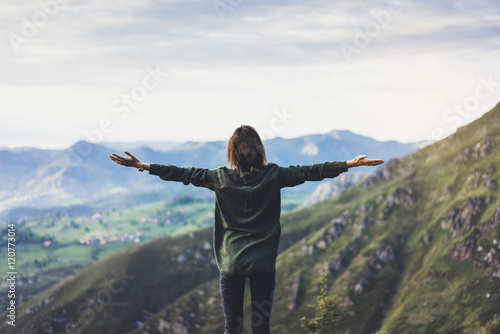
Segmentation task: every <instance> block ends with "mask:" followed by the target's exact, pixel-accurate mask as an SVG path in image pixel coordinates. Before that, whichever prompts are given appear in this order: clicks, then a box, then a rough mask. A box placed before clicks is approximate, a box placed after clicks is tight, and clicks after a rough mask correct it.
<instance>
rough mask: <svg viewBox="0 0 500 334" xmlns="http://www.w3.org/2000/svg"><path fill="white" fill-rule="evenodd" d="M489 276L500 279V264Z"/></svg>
mask: <svg viewBox="0 0 500 334" xmlns="http://www.w3.org/2000/svg"><path fill="white" fill-rule="evenodd" d="M491 275H492V276H493V277H498V278H500V264H499V265H497V266H496V267H495V268H493V270H492V272H491Z"/></svg>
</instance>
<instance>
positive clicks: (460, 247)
mask: <svg viewBox="0 0 500 334" xmlns="http://www.w3.org/2000/svg"><path fill="white" fill-rule="evenodd" d="M458 216H459V215H458V214H455V217H458ZM456 219H457V218H455V220H456ZM452 225H453V224H452ZM499 226H500V206H499V207H498V208H497V209H496V210H495V213H494V214H493V215H492V216H491V218H490V219H489V220H488V221H486V222H484V223H482V224H479V225H478V226H477V227H475V228H474V229H473V230H472V232H471V233H470V234H469V235H468V236H467V237H466V238H465V239H464V240H463V241H461V242H460V243H457V244H455V245H454V246H453V247H452V248H451V250H450V252H449V253H448V256H449V258H451V259H452V260H456V261H464V260H469V261H472V262H473V263H474V264H475V265H477V266H480V267H484V266H486V267H490V266H491V267H492V276H493V277H499V278H500V271H499V269H500V264H499V263H500V257H499V256H498V255H499V253H500V245H499V241H498V240H497V239H493V240H492V241H489V240H483V241H481V242H480V240H481V236H483V235H485V234H488V233H490V231H492V230H496V229H498V227H499Z"/></svg>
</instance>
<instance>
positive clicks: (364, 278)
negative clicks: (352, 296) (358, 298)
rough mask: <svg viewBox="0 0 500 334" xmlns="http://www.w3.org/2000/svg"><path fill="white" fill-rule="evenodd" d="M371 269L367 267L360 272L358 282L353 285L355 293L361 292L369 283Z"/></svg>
mask: <svg viewBox="0 0 500 334" xmlns="http://www.w3.org/2000/svg"><path fill="white" fill-rule="evenodd" d="M370 276H371V271H370V269H369V268H365V269H364V270H363V273H362V274H361V279H360V280H359V282H358V284H356V286H355V287H354V292H355V293H358V294H359V293H363V292H364V291H365V290H366V286H367V285H368V284H369V283H370Z"/></svg>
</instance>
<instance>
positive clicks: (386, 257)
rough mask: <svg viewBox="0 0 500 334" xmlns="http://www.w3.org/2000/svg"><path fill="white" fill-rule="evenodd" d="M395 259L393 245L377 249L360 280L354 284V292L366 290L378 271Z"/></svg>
mask: <svg viewBox="0 0 500 334" xmlns="http://www.w3.org/2000/svg"><path fill="white" fill-rule="evenodd" d="M394 259H396V255H395V252H394V248H393V247H392V246H391V245H387V246H385V247H383V248H380V249H377V250H376V251H375V253H374V254H373V255H372V256H371V258H370V260H369V261H368V263H367V266H366V267H365V269H363V272H362V274H361V278H360V280H359V281H358V283H357V284H356V285H355V286H354V292H355V293H358V294H359V293H363V292H365V291H366V289H367V286H368V285H369V284H370V282H371V281H372V278H373V276H374V274H375V273H376V271H377V270H380V269H382V268H383V267H385V266H387V265H388V263H389V262H390V261H392V260H394Z"/></svg>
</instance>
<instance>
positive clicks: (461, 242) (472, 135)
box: [4, 104, 500, 334]
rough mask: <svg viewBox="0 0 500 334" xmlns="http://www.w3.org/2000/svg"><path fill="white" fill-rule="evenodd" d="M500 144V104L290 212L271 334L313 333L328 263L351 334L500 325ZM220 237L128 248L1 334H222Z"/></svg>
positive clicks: (34, 304)
mask: <svg viewBox="0 0 500 334" xmlns="http://www.w3.org/2000/svg"><path fill="white" fill-rule="evenodd" d="M499 148H500V104H499V105H497V106H496V107H495V108H494V109H493V110H491V111H490V112H488V113H487V114H485V115H484V116H483V117H482V118H481V119H479V120H477V121H475V122H473V123H471V124H469V125H467V126H465V127H463V128H460V129H459V130H458V131H457V132H456V133H455V134H454V135H452V136H450V137H448V138H446V139H444V140H442V141H440V142H438V143H435V144H433V145H430V146H428V147H426V148H424V149H422V150H420V151H418V152H415V153H413V154H411V155H409V156H406V157H404V158H402V159H398V160H393V161H391V162H389V163H387V164H386V165H385V166H384V167H383V168H382V169H380V170H379V171H377V173H375V174H374V175H373V176H371V177H370V178H368V179H367V180H366V181H365V182H364V183H362V184H359V185H357V186H355V187H354V188H352V189H350V190H348V191H346V192H344V193H342V194H341V195H339V196H336V197H334V198H331V199H328V200H326V201H324V202H321V203H319V204H316V205H314V206H312V207H308V208H305V209H302V210H300V211H295V212H291V213H289V214H285V215H284V216H283V217H282V227H283V231H282V239H281V252H280V255H279V257H278V262H277V287H276V293H275V304H274V309H273V316H272V333H274V334H288V333H296V334H301V333H306V330H305V329H302V328H300V321H299V319H300V318H301V317H303V316H308V317H311V316H312V315H313V310H312V309H311V308H310V307H309V306H308V305H309V304H312V303H314V300H315V297H316V295H317V294H318V293H319V292H320V288H319V286H320V281H321V275H322V274H321V273H322V271H323V268H325V267H326V268H327V272H328V287H329V294H331V295H337V296H339V297H341V298H342V304H343V305H345V306H346V307H347V313H346V315H345V316H344V317H343V318H342V319H341V322H340V326H341V327H342V329H343V330H345V331H347V330H349V332H350V333H354V334H358V333H360V334H363V333H372V332H374V331H376V330H378V329H381V330H387V332H388V333H398V334H401V333H457V334H458V333H498V332H500V309H499V308H498V305H500V196H499V192H498V190H499V186H500V182H499V180H500V170H499V169H498V166H500V149H499ZM360 153H364V152H360ZM366 153H367V154H369V152H366ZM210 243H211V229H210V228H209V229H204V230H202V231H198V232H194V233H191V234H190V235H184V236H180V237H176V238H160V239H156V240H153V241H150V242H148V243H146V244H143V245H138V246H134V247H131V248H127V249H125V250H122V251H119V252H117V253H115V254H113V255H112V256H110V257H108V258H106V259H104V260H102V261H99V262H97V263H95V264H94V265H92V266H90V267H88V268H86V269H84V270H82V271H81V272H80V273H79V274H77V275H75V276H71V277H68V278H67V279H65V280H63V281H61V282H59V283H58V284H56V285H54V286H53V287H51V288H50V289H48V290H46V291H44V292H43V293H42V294H40V295H38V296H37V297H35V298H34V299H32V300H30V301H29V302H27V303H25V304H24V305H22V306H21V307H20V308H19V309H18V310H17V323H16V331H14V330H13V328H6V326H4V331H5V333H14V332H17V333H42V332H43V331H46V332H53V333H65V332H67V333H96V334H97V333H117V334H118V333H119V334H122V333H183V334H184V333H186V334H187V333H189V334H191V333H195V334H196V333H203V334H206V333H221V332H222V331H223V330H222V328H223V315H222V310H221V306H220V295H219V291H218V274H217V269H216V267H215V264H214V261H213V255H212V250H211V246H210ZM248 295H249V294H248V293H247V296H248ZM245 314H246V318H247V319H249V315H250V313H249V308H248V307H247V309H246V313H245ZM247 327H249V323H248V322H247V323H246V324H245V328H247ZM65 328H66V329H65ZM245 332H248V333H250V332H251V331H249V330H246V331H245Z"/></svg>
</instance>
